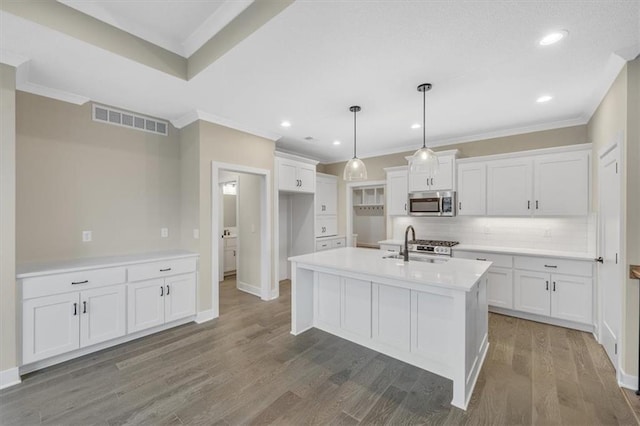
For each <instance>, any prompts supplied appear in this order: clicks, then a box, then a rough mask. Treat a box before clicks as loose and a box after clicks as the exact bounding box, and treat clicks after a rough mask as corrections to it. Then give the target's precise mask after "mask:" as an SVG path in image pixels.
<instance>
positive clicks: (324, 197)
mask: <svg viewBox="0 0 640 426" xmlns="http://www.w3.org/2000/svg"><path fill="white" fill-rule="evenodd" d="M337 214H338V178H337V177H336V176H332V175H325V174H322V173H316V215H318V216H324V215H337Z"/></svg>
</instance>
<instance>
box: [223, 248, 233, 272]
mask: <svg viewBox="0 0 640 426" xmlns="http://www.w3.org/2000/svg"><path fill="white" fill-rule="evenodd" d="M235 270H236V249H235V248H226V249H224V272H231V271H235Z"/></svg>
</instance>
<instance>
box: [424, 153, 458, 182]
mask: <svg viewBox="0 0 640 426" xmlns="http://www.w3.org/2000/svg"><path fill="white" fill-rule="evenodd" d="M453 161H454V157H452V156H450V155H447V156H439V157H438V172H437V173H436V174H435V175H434V176H433V179H432V180H430V181H429V183H430V185H429V190H431V191H451V190H452V189H453Z"/></svg>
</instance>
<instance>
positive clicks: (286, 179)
mask: <svg viewBox="0 0 640 426" xmlns="http://www.w3.org/2000/svg"><path fill="white" fill-rule="evenodd" d="M278 189H282V190H285V191H298V190H299V189H300V185H299V182H298V167H296V165H295V164H292V163H289V162H287V161H282V160H280V161H279V162H278Z"/></svg>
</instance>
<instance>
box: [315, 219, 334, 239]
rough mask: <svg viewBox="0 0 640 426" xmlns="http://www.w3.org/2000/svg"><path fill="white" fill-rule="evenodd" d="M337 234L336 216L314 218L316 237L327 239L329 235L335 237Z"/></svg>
mask: <svg viewBox="0 0 640 426" xmlns="http://www.w3.org/2000/svg"><path fill="white" fill-rule="evenodd" d="M337 233H338V217H337V216H319V217H317V218H316V237H328V236H330V235H337Z"/></svg>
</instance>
